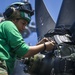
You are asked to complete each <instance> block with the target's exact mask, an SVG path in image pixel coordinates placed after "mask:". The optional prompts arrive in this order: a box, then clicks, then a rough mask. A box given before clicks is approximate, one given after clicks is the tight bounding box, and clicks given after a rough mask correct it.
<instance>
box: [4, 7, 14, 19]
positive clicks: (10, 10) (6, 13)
mask: <svg viewBox="0 0 75 75" xmlns="http://www.w3.org/2000/svg"><path fill="white" fill-rule="evenodd" d="M14 11H15V8H14V7H10V8H8V9H6V11H5V12H4V13H3V15H4V17H5V18H10V16H11V15H12V14H13V13H14Z"/></svg>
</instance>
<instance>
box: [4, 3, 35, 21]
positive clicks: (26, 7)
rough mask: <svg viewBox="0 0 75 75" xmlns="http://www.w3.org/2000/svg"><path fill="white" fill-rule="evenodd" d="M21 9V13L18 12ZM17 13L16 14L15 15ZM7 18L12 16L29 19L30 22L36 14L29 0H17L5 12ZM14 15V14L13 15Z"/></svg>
mask: <svg viewBox="0 0 75 75" xmlns="http://www.w3.org/2000/svg"><path fill="white" fill-rule="evenodd" d="M16 10H17V11H19V12H20V14H19V15H18V13H17V12H16ZM14 13H16V14H15V15H13V14H14ZM3 15H4V17H5V19H11V18H14V17H15V18H23V19H25V20H27V22H30V20H31V16H32V15H34V10H32V6H31V4H30V3H29V2H15V3H12V4H11V5H10V6H9V7H8V8H7V9H6V10H5V12H4V13H3ZM12 15H13V16H12Z"/></svg>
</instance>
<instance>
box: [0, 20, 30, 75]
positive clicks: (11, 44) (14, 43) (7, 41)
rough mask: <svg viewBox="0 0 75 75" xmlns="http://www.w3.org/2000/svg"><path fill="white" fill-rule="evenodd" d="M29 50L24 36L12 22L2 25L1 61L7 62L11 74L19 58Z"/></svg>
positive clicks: (0, 36) (0, 30) (0, 25)
mask: <svg viewBox="0 0 75 75" xmlns="http://www.w3.org/2000/svg"><path fill="white" fill-rule="evenodd" d="M28 50H29V46H28V45H27V44H26V43H25V41H24V40H23V38H22V35H21V34H20V32H19V31H18V29H17V27H16V26H15V25H14V23H13V22H11V21H3V22H1V23H0V59H2V60H5V61H6V64H7V68H8V73H9V74H10V73H11V72H12V71H13V68H14V62H15V60H16V58H17V57H19V58H21V57H22V56H24V55H25V54H26V53H27V52H28Z"/></svg>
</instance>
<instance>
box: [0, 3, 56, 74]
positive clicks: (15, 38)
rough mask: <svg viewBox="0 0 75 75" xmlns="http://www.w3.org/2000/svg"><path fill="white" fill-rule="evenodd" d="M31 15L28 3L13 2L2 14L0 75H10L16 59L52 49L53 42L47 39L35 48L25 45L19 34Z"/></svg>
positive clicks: (0, 27) (32, 12)
mask: <svg viewBox="0 0 75 75" xmlns="http://www.w3.org/2000/svg"><path fill="white" fill-rule="evenodd" d="M33 14H34V11H33V10H32V7H31V4H30V3H29V2H15V3H13V4H11V5H10V6H9V7H8V8H7V9H6V10H5V12H4V13H3V15H4V18H5V20H4V21H3V22H1V23H0V62H1V64H2V65H0V75H7V73H8V75H11V74H12V72H13V68H14V62H15V60H16V59H17V58H22V57H23V58H24V57H31V56H33V55H35V54H37V53H39V52H40V51H42V50H47V51H49V50H52V49H53V47H54V44H55V42H54V41H53V40H48V39H47V38H43V39H42V40H41V41H40V42H39V43H38V44H37V45H35V46H28V45H27V44H26V43H25V41H24V39H23V37H22V35H21V32H22V31H24V30H25V26H27V25H28V24H29V23H30V21H31V17H32V15H33ZM31 39H32V38H31ZM34 39H35V37H34ZM3 62H5V63H6V65H3ZM2 66H4V67H2ZM4 71H5V72H4Z"/></svg>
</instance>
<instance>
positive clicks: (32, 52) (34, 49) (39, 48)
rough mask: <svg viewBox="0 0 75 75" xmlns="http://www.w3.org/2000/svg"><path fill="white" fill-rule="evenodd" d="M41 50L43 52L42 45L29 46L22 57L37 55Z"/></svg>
mask: <svg viewBox="0 0 75 75" xmlns="http://www.w3.org/2000/svg"><path fill="white" fill-rule="evenodd" d="M42 50H44V44H40V45H37V46H30V48H29V51H28V53H26V54H25V55H24V57H30V56H33V55H35V54H37V53H39V52H40V51H42Z"/></svg>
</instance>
